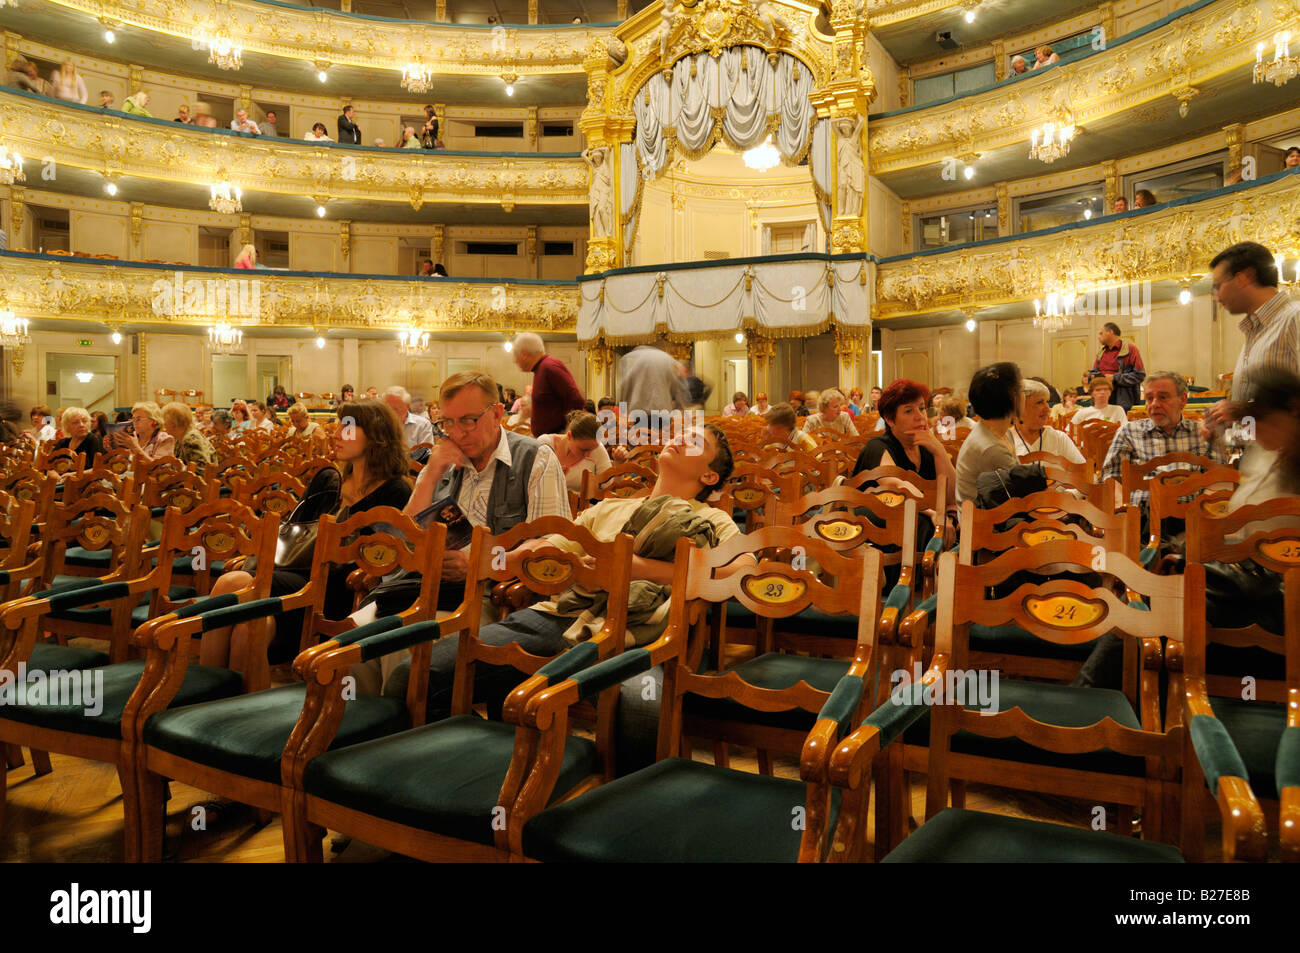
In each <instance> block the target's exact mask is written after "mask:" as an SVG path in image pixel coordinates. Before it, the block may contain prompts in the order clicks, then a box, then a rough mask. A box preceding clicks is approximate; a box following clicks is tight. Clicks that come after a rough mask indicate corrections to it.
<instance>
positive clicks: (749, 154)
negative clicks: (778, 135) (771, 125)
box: [743, 136, 781, 172]
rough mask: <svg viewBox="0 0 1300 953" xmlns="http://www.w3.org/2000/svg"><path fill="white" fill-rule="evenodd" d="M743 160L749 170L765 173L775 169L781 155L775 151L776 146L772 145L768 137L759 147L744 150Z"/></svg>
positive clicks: (770, 138)
mask: <svg viewBox="0 0 1300 953" xmlns="http://www.w3.org/2000/svg"><path fill="white" fill-rule="evenodd" d="M743 158H744V160H745V165H747V166H748V167H749V168H751V169H754V170H756V171H758V172H766V171H767V170H768V169H774V168H776V166H777V165H778V164H779V163H780V161H781V153H779V152H777V151H776V146H774V145H772V137H771V136H768V137H767V139H766V140H764V142H763V144H762V145H761V146H755V147H754V148H753V149H746V150H745V154H744V156H743Z"/></svg>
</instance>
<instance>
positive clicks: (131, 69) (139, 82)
mask: <svg viewBox="0 0 1300 953" xmlns="http://www.w3.org/2000/svg"><path fill="white" fill-rule="evenodd" d="M126 84H127V86H128V87H129V89H127V95H128V96H133V95H135V94H136V93H138V92H139V91H140V90H141V89H143V88H144V67H143V66H138V65H136V64H135V63H132V64H131V65H130V66H128V67H127V69H126Z"/></svg>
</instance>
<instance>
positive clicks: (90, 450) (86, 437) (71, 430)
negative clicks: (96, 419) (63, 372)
mask: <svg viewBox="0 0 1300 953" xmlns="http://www.w3.org/2000/svg"><path fill="white" fill-rule="evenodd" d="M63 429H64V431H66V432H67V434H68V436H66V437H64V438H63V439H62V440H60V441H59V442H58V443H56V444H55V445H54V449H55V450H63V449H64V448H67V449H68V450H71V451H72V452H73V453H84V454H85V455H86V467H85V468H86V469H87V470H89V469H90V468H91V467H93V466H94V465H95V457H97V456H99V455H100V454H101V453H103V452H104V444H103V443H102V442H101V441H100V439H99V436H98V435H97V434H95V433H93V432H92V431H91V429H90V411H88V410H86V409H85V408H84V407H69V408H68V409H67V410H65V411H64V412H63Z"/></svg>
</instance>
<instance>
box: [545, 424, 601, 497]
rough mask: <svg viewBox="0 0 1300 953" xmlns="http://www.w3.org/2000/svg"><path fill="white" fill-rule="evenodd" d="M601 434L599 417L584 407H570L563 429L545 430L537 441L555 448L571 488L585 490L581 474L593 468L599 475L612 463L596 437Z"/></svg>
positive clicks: (593, 471) (565, 478) (577, 490)
mask: <svg viewBox="0 0 1300 953" xmlns="http://www.w3.org/2000/svg"><path fill="white" fill-rule="evenodd" d="M599 434H600V421H599V420H597V419H596V415H595V414H591V413H588V412H587V411H585V410H571V411H569V419H568V425H567V426H566V428H565V431H564V433H562V434H557V433H544V434H541V435H539V436H538V438H537V441H538V442H539V443H541V444H543V445H544V446H547V447H550V448H551V449H552V450H553V451H555V456H556V458H557V459H558V460H559V461H560V466H561V467H563V469H564V482H565V484H566V485H567V486H568V488H569V490H570V491H571V492H573V493H578V492H580V491H581V490H582V474H583V473H584V472H586V471H588V470H589V471H591V472H592V473H594V474H595V475H596V476H600V475H601V474H602V473H604V472H605V471H606V470H608V469H609V468H610V466H611V465H612V464H611V462H610V459H609V453H608V452H607V451H606V450H605V448H604V447H602V446H601V445H600V441H599V440H597V439H596V438H597V437H598V435H599Z"/></svg>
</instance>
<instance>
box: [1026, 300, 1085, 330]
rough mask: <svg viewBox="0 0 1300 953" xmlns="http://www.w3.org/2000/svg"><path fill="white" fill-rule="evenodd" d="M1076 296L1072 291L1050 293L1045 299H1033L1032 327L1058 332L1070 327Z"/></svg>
mask: <svg viewBox="0 0 1300 953" xmlns="http://www.w3.org/2000/svg"><path fill="white" fill-rule="evenodd" d="M1076 297H1077V296H1076V295H1075V293H1074V292H1073V291H1065V292H1061V291H1050V292H1048V293H1047V296H1046V297H1045V298H1042V299H1039V298H1035V299H1034V327H1036V328H1042V329H1043V330H1044V331H1047V332H1049V333H1050V332H1053V331H1060V330H1061V329H1063V328H1067V327H1069V326H1070V321H1071V315H1072V313H1073V311H1074V301H1075V298H1076Z"/></svg>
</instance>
